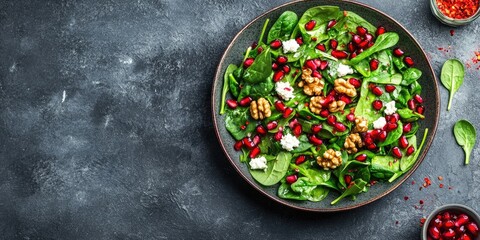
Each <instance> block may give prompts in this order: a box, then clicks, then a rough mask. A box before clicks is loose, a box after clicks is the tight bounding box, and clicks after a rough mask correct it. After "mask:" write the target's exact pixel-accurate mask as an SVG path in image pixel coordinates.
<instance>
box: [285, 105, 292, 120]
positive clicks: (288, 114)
mask: <svg viewBox="0 0 480 240" xmlns="http://www.w3.org/2000/svg"><path fill="white" fill-rule="evenodd" d="M292 112H293V108H290V107H287V108H285V111H283V118H288V116H290V114H292Z"/></svg>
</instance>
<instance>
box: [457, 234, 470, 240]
mask: <svg viewBox="0 0 480 240" xmlns="http://www.w3.org/2000/svg"><path fill="white" fill-rule="evenodd" d="M460 240H472V238H470V236H468V234H466V233H464V234H463V235H462V236H461V237H460Z"/></svg>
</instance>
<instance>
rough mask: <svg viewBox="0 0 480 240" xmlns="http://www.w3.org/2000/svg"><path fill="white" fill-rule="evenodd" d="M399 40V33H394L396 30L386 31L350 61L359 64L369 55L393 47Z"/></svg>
mask: <svg viewBox="0 0 480 240" xmlns="http://www.w3.org/2000/svg"><path fill="white" fill-rule="evenodd" d="M398 40H399V37H398V34H397V33H394V32H387V33H384V34H382V35H380V36H378V37H377V39H376V40H375V44H373V46H372V47H370V48H369V49H367V50H365V51H363V52H362V53H360V54H358V55H357V56H356V57H355V58H353V59H352V60H350V63H351V64H357V63H359V62H360V61H362V60H363V59H365V58H367V57H369V56H370V55H372V54H374V53H376V52H378V51H382V50H384V49H387V48H389V47H393V46H395V44H397V42H398Z"/></svg>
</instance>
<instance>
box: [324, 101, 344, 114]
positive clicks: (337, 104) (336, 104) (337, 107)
mask: <svg viewBox="0 0 480 240" xmlns="http://www.w3.org/2000/svg"><path fill="white" fill-rule="evenodd" d="M345 105H346V103H345V102H344V101H341V100H338V101H333V102H331V103H330V104H329V105H328V111H330V112H332V113H334V112H340V111H343V109H344V108H345Z"/></svg>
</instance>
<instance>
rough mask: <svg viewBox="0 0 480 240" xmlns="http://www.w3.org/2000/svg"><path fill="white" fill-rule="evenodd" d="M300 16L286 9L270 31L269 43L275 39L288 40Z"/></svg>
mask: <svg viewBox="0 0 480 240" xmlns="http://www.w3.org/2000/svg"><path fill="white" fill-rule="evenodd" d="M297 22H298V16H297V14H296V13H294V12H292V11H285V12H283V13H282V15H280V17H278V19H277V21H275V23H274V24H273V26H272V27H271V28H270V31H269V32H268V36H267V43H270V42H272V41H273V40H275V39H281V40H288V39H289V38H290V34H292V32H293V29H294V28H295V27H296V26H297Z"/></svg>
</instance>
